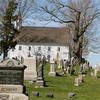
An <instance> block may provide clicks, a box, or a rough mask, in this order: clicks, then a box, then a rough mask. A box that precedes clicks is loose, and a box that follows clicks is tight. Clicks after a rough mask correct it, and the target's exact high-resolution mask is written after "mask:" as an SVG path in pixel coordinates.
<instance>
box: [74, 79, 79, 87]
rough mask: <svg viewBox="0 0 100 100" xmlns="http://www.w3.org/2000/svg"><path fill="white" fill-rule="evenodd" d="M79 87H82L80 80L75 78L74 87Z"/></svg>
mask: <svg viewBox="0 0 100 100" xmlns="http://www.w3.org/2000/svg"><path fill="white" fill-rule="evenodd" d="M79 85H80V82H79V78H75V81H74V86H79Z"/></svg>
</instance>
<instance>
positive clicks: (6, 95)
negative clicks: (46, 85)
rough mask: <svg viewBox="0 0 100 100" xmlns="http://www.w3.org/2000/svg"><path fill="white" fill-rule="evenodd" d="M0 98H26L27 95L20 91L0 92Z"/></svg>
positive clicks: (7, 99) (4, 99)
mask: <svg viewBox="0 0 100 100" xmlns="http://www.w3.org/2000/svg"><path fill="white" fill-rule="evenodd" d="M0 100H28V96H26V95H24V94H20V93H0Z"/></svg>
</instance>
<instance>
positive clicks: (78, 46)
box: [73, 12, 83, 65]
mask: <svg viewBox="0 0 100 100" xmlns="http://www.w3.org/2000/svg"><path fill="white" fill-rule="evenodd" d="M74 32H75V33H74V38H73V57H74V64H75V65H76V64H79V63H80V62H81V60H82V43H83V35H82V36H80V37H79V35H80V12H77V14H76V21H75V30H74Z"/></svg>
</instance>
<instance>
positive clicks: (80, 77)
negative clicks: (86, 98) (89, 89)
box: [78, 74, 84, 83]
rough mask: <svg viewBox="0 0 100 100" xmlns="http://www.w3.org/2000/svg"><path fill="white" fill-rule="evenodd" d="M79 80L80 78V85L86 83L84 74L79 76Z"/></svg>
mask: <svg viewBox="0 0 100 100" xmlns="http://www.w3.org/2000/svg"><path fill="white" fill-rule="evenodd" d="M78 78H79V82H80V83H83V82H84V79H83V74H79V76H78Z"/></svg>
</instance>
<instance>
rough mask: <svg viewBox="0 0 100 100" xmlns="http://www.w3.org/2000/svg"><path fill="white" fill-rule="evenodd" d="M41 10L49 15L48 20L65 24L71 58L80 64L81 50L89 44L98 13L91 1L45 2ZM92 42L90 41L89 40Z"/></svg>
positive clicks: (60, 0) (49, 0) (55, 0)
mask: <svg viewBox="0 0 100 100" xmlns="http://www.w3.org/2000/svg"><path fill="white" fill-rule="evenodd" d="M47 1H48V2H49V5H45V6H43V7H41V8H42V10H43V11H45V12H46V13H48V14H49V15H50V17H49V20H52V21H55V22H60V23H66V24H68V23H69V25H68V28H70V30H71V31H70V35H71V41H70V42H72V43H71V46H70V47H71V57H74V60H75V62H78V63H79V62H81V60H82V54H83V49H84V48H86V47H87V45H88V44H89V39H90V38H89V37H91V36H93V34H92V33H91V31H90V30H91V29H92V26H93V25H94V24H96V23H95V22H96V19H97V18H98V17H99V12H98V10H97V8H96V7H95V5H94V4H93V2H92V0H69V1H67V0H47ZM91 40H92V39H91Z"/></svg>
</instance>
